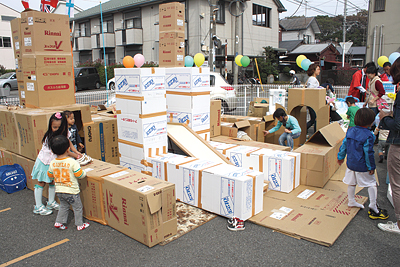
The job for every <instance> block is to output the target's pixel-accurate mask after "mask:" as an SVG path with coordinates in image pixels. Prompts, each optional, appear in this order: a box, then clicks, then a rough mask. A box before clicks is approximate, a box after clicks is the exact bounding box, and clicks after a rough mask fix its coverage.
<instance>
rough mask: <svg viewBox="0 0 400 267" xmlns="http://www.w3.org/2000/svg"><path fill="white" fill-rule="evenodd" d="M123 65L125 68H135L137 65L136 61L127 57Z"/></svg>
mask: <svg viewBox="0 0 400 267" xmlns="http://www.w3.org/2000/svg"><path fill="white" fill-rule="evenodd" d="M122 64H124V67H125V68H133V66H134V65H135V60H134V59H133V57H131V56H125V57H124V59H123V60H122Z"/></svg>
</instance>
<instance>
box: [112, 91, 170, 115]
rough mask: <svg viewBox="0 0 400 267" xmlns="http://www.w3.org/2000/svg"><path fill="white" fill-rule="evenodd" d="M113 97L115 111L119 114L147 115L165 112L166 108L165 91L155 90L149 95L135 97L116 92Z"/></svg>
mask: <svg viewBox="0 0 400 267" xmlns="http://www.w3.org/2000/svg"><path fill="white" fill-rule="evenodd" d="M115 98H116V109H117V113H121V114H131V115H139V114H142V115H148V114H152V113H158V112H165V111H166V110H167V99H166V95H165V92H155V94H154V95H153V96H151V97H150V96H142V97H135V96H128V95H119V94H117V95H116V96H115Z"/></svg>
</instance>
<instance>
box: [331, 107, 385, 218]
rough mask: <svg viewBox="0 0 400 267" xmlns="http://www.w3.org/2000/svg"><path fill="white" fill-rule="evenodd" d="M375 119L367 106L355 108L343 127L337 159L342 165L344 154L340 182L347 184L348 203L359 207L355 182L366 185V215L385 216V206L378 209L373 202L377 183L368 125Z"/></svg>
mask: <svg viewBox="0 0 400 267" xmlns="http://www.w3.org/2000/svg"><path fill="white" fill-rule="evenodd" d="M374 120H375V113H374V112H373V111H372V110H371V109H368V108H361V109H359V110H358V111H357V113H356V115H355V118H354V123H355V125H356V126H355V127H352V128H350V129H348V130H347V133H346V137H345V138H344V140H343V143H342V146H341V147H340V151H339V153H338V156H337V158H338V163H339V165H342V163H343V161H344V158H345V157H346V154H347V170H346V174H345V176H344V178H343V182H344V183H345V184H347V185H348V187H347V196H348V198H349V203H348V204H347V205H348V206H349V207H357V208H361V209H363V208H364V206H363V205H362V204H360V203H357V202H356V200H355V192H356V185H358V186H361V187H368V195H369V203H370V204H369V211H368V216H369V218H370V219H373V220H376V219H382V220H385V219H387V218H389V215H388V214H387V211H386V210H383V209H380V208H379V207H378V205H377V203H376V198H377V193H378V189H377V185H376V180H375V175H374V173H375V159H374V149H373V147H374V135H373V134H372V132H371V131H370V130H369V129H368V128H369V127H371V125H372V123H373V122H374Z"/></svg>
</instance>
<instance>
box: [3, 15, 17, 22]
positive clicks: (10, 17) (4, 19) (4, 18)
mask: <svg viewBox="0 0 400 267" xmlns="http://www.w3.org/2000/svg"><path fill="white" fill-rule="evenodd" d="M15 18H17V17H12V16H1V20H2V21H12V20H13V19H15Z"/></svg>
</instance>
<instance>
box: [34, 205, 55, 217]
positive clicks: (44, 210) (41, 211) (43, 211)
mask: <svg viewBox="0 0 400 267" xmlns="http://www.w3.org/2000/svg"><path fill="white" fill-rule="evenodd" d="M33 213H35V214H39V215H50V214H52V213H53V211H52V210H49V209H47V208H46V207H45V206H44V205H42V206H40V207H39V208H38V207H36V206H35V208H34V209H33Z"/></svg>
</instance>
